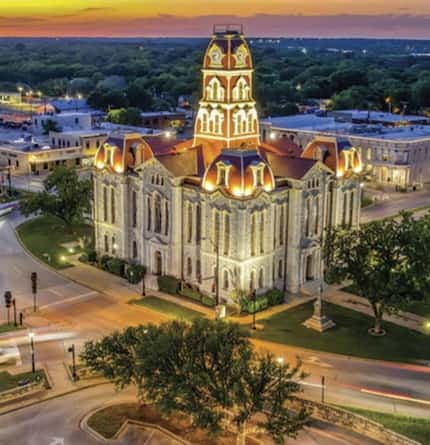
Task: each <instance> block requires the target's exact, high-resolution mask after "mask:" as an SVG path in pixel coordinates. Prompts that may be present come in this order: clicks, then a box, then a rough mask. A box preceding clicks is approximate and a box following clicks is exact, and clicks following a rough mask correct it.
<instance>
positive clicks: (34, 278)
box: [31, 272, 37, 294]
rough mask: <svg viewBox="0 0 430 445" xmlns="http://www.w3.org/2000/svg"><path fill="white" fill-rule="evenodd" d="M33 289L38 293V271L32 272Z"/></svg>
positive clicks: (34, 292)
mask: <svg viewBox="0 0 430 445" xmlns="http://www.w3.org/2000/svg"><path fill="white" fill-rule="evenodd" d="M31 291H32V292H33V294H37V272H31Z"/></svg>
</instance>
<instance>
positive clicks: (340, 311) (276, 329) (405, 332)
mask: <svg viewBox="0 0 430 445" xmlns="http://www.w3.org/2000/svg"><path fill="white" fill-rule="evenodd" d="M324 308H325V311H326V314H327V315H328V316H329V317H330V318H331V319H332V320H333V321H335V322H336V327H334V328H333V329H330V330H329V331H326V332H324V333H323V334H320V333H318V332H316V331H313V330H311V329H308V328H306V327H304V326H303V325H302V323H303V322H304V321H305V320H306V319H308V318H309V317H310V316H311V315H312V313H313V306H312V304H311V303H307V304H303V305H301V306H298V307H296V308H293V309H290V310H288V311H284V312H281V313H278V314H275V315H273V316H272V317H270V318H268V319H265V320H260V321H259V323H260V324H262V325H264V329H262V330H261V331H256V332H255V333H254V334H253V335H255V337H256V338H259V339H261V340H267V341H272V342H275V343H283V344H288V345H293V346H298V347H303V348H307V349H314V350H319V351H326V352H334V353H338V354H345V355H351V356H357V357H364V358H371V359H379V360H390V361H397V362H410V363H416V362H418V361H422V360H430V347H429V346H430V336H429V335H424V334H420V333H419V332H416V331H412V330H409V329H406V328H403V327H400V326H397V325H395V324H392V323H384V328H385V330H386V331H387V335H385V336H383V337H372V336H371V335H370V334H368V332H367V330H368V328H369V327H372V326H373V319H372V318H371V317H368V316H367V315H364V314H361V313H359V312H356V311H353V310H350V309H346V308H342V307H340V306H336V305H332V304H328V303H325V305H324Z"/></svg>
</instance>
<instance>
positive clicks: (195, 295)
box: [179, 286, 215, 307]
mask: <svg viewBox="0 0 430 445" xmlns="http://www.w3.org/2000/svg"><path fill="white" fill-rule="evenodd" d="M179 295H182V296H184V297H187V298H190V299H191V300H195V301H198V302H199V303H201V304H203V305H204V306H208V307H214V306H215V301H214V300H213V299H212V298H210V297H208V296H206V295H203V294H201V293H200V292H198V291H197V290H193V289H191V288H190V287H188V286H185V287H184V288H183V289H182V290H181V291H179Z"/></svg>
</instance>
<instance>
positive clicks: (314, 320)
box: [303, 284, 336, 332]
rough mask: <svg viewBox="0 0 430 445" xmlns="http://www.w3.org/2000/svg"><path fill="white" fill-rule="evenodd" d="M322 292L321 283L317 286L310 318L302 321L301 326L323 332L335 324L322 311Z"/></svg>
mask: <svg viewBox="0 0 430 445" xmlns="http://www.w3.org/2000/svg"><path fill="white" fill-rule="evenodd" d="M322 292H323V285H322V284H321V285H320V286H319V288H318V296H317V299H316V300H315V303H314V313H313V315H312V317H311V318H309V319H307V320H306V321H305V322H304V323H303V326H306V327H307V328H309V329H313V330H315V331H318V332H325V331H327V330H328V329H330V328H333V327H335V326H336V323H335V322H334V321H333V320H330V318H328V317H327V316H325V315H324V313H323V301H322Z"/></svg>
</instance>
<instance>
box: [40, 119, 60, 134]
mask: <svg viewBox="0 0 430 445" xmlns="http://www.w3.org/2000/svg"><path fill="white" fill-rule="evenodd" d="M42 128H43V134H49V132H50V131H61V128H60V127H59V126H58V123H57V122H56V121H54V120H52V119H47V120H46V121H44V122H42Z"/></svg>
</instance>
